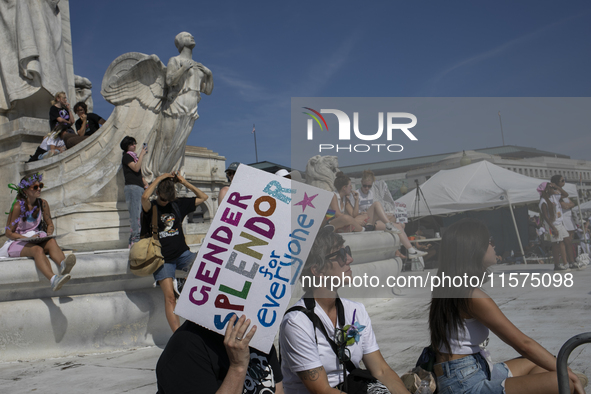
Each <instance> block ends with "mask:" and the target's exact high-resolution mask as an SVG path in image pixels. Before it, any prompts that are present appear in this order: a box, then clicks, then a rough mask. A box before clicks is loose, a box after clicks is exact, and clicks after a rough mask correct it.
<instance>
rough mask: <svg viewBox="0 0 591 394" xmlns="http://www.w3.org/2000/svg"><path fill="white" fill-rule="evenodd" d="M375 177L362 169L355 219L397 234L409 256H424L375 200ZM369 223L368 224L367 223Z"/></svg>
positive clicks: (400, 225) (370, 227)
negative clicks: (357, 209)
mask: <svg viewBox="0 0 591 394" xmlns="http://www.w3.org/2000/svg"><path fill="white" fill-rule="evenodd" d="M375 181H376V177H375V175H374V173H373V171H371V170H365V171H363V176H362V177H361V188H360V189H358V190H357V195H358V196H359V214H358V215H357V216H355V221H356V222H357V223H359V224H360V225H362V226H363V225H365V226H366V228H367V227H369V229H376V230H388V231H392V232H393V233H395V234H398V237H399V238H400V243H402V245H403V246H404V247H405V248H406V250H408V254H409V257H411V258H413V257H422V256H426V255H427V252H423V251H420V250H417V249H415V248H414V247H413V246H412V244H411V243H410V241H409V239H408V236H407V235H406V233H405V232H404V224H402V223H398V222H397V221H396V217H395V216H394V215H388V214H386V212H384V208H383V207H382V204H380V202H379V201H377V200H376V198H375V196H374V191H373V188H372V187H373V184H374V182H375ZM368 223H369V226H367V224H368Z"/></svg>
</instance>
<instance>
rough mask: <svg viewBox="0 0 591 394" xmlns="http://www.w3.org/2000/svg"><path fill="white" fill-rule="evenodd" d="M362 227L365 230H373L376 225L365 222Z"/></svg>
mask: <svg viewBox="0 0 591 394" xmlns="http://www.w3.org/2000/svg"><path fill="white" fill-rule="evenodd" d="M363 227H364V228H365V231H374V230H375V229H376V226H374V225H373V224H366V225H365V226H363Z"/></svg>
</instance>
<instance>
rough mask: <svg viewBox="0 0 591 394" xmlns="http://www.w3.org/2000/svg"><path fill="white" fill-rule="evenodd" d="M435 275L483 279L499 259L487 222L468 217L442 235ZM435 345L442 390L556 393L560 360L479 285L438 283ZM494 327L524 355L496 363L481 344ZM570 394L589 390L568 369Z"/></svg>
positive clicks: (433, 329) (433, 325)
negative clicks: (439, 256)
mask: <svg viewBox="0 0 591 394" xmlns="http://www.w3.org/2000/svg"><path fill="white" fill-rule="evenodd" d="M440 255H441V260H440V267H439V271H438V273H437V275H438V276H439V277H441V276H442V275H443V273H445V276H446V277H447V276H449V277H452V278H453V277H455V276H460V277H464V276H465V275H467V276H468V278H470V277H472V276H476V277H478V278H482V277H483V276H484V274H485V271H486V269H487V268H488V267H490V266H492V265H494V264H495V263H496V254H495V250H494V245H493V243H492V239H491V238H489V232H488V229H487V228H486V225H485V224H484V223H482V222H480V221H478V220H474V219H464V220H461V221H459V222H456V223H455V224H453V225H451V226H450V227H449V228H448V229H447V230H446V231H445V233H444V234H443V238H442V240H441V249H440ZM429 329H430V332H431V347H432V348H433V350H434V351H435V353H436V364H435V366H434V371H435V375H436V376H437V387H438V391H439V392H440V393H471V394H505V393H506V394H530V393H531V394H558V377H557V374H556V358H554V356H553V355H552V354H550V353H549V352H548V351H547V350H546V349H544V348H543V347H542V346H541V345H540V344H538V343H537V342H536V341H534V340H533V339H531V338H529V337H528V336H527V335H525V334H524V333H523V332H521V331H520V330H519V329H518V328H517V327H515V326H514V325H513V323H511V321H509V319H508V318H507V317H506V316H505V315H504V314H503V312H501V310H500V309H499V307H498V306H497V304H496V303H495V302H494V301H493V300H492V299H491V298H490V297H489V296H488V295H487V294H486V293H484V292H483V291H482V290H480V289H479V288H477V287H470V286H468V287H453V286H452V287H440V288H436V289H435V290H434V291H433V298H432V300H431V308H430V312H429ZM489 329H490V330H491V331H493V332H494V333H495V334H496V335H497V336H498V337H499V338H501V340H503V341H504V342H505V343H507V344H508V345H510V346H511V347H513V348H514V349H515V350H516V351H517V352H519V353H520V354H522V355H524V358H516V359H513V360H509V361H506V362H504V363H497V364H494V365H493V364H492V363H491V362H490V357H489V356H488V352H487V351H486V349H484V348H481V347H480V344H481V343H482V342H484V341H485V340H486V339H487V337H488V333H489ZM569 378H570V386H571V392H573V391H572V390H573V387H574V392H575V393H576V394H583V393H584V392H585V391H584V389H583V386H582V384H581V382H580V381H579V378H578V377H577V376H576V375H575V374H574V373H573V372H572V371H570V370H569Z"/></svg>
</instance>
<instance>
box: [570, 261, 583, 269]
mask: <svg viewBox="0 0 591 394" xmlns="http://www.w3.org/2000/svg"><path fill="white" fill-rule="evenodd" d="M568 266H569V268H574V269H580V270H581V269H583V268H585V265H584V264H583V263H579V262H574V263H570V264H569V265H568Z"/></svg>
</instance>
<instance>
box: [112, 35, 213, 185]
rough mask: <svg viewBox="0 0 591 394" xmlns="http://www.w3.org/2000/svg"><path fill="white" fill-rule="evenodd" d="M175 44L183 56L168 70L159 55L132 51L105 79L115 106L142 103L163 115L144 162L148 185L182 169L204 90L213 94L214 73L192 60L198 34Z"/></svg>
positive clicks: (149, 140)
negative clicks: (132, 102)
mask: <svg viewBox="0 0 591 394" xmlns="http://www.w3.org/2000/svg"><path fill="white" fill-rule="evenodd" d="M175 45H176V47H177V48H178V50H179V53H180V54H179V55H178V56H175V57H173V58H171V59H170V60H169V62H168V67H164V64H162V62H161V61H160V59H158V57H157V56H156V55H152V56H146V55H143V54H138V53H130V54H126V55H122V56H120V57H119V58H117V59H115V61H114V62H113V63H112V64H111V66H109V69H108V70H107V73H106V74H105V80H107V83H106V84H105V80H103V89H102V93H103V96H104V97H105V99H106V100H108V101H109V102H111V103H112V104H115V105H120V104H123V103H125V102H128V101H130V100H133V99H137V100H138V101H139V102H141V103H142V106H143V107H144V108H146V110H150V111H152V112H154V113H157V114H158V115H159V116H158V119H157V120H156V122H155V124H154V126H153V127H152V128H151V130H150V133H149V134H148V137H147V141H146V142H147V143H148V154H147V157H146V158H145V159H144V161H143V163H142V173H143V176H144V178H146V180H147V181H148V182H150V181H152V180H153V179H154V178H156V177H157V176H158V175H160V174H163V173H166V172H171V171H174V170H179V169H180V168H181V167H182V165H183V159H184V157H183V152H184V151H185V145H186V143H187V139H188V138H189V134H190V133H191V130H192V129H193V124H194V123H195V120H196V119H197V118H198V117H199V114H198V113H197V104H198V103H199V101H200V100H201V92H203V93H205V94H208V95H209V94H211V92H212V90H213V77H212V74H211V71H210V70H209V69H208V68H207V67H205V66H203V65H202V64H201V63H197V62H195V61H193V60H192V54H193V48H194V47H195V39H194V38H193V36H192V35H191V34H189V33H186V32H183V33H179V34H178V35H177V36H176V38H175ZM134 60H135V61H134Z"/></svg>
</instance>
